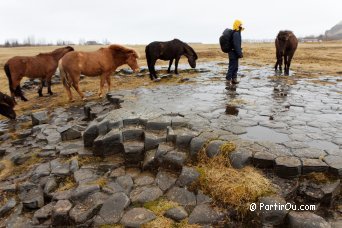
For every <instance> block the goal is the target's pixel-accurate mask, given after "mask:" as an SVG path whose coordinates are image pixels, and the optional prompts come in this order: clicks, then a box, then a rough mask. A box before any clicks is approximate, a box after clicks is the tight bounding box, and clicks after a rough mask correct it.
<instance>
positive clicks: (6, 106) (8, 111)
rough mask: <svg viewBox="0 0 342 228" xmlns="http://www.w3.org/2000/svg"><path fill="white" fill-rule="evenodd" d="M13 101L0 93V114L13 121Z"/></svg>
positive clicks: (14, 116)
mask: <svg viewBox="0 0 342 228" xmlns="http://www.w3.org/2000/svg"><path fill="white" fill-rule="evenodd" d="M14 105H15V104H14V100H13V98H12V97H10V96H8V95H6V94H3V93H1V92H0V114H1V115H3V116H6V117H7V118H10V119H15V118H16V114H15V112H14V110H13V108H14Z"/></svg>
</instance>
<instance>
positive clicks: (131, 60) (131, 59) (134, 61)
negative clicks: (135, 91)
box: [126, 49, 140, 73]
mask: <svg viewBox="0 0 342 228" xmlns="http://www.w3.org/2000/svg"><path fill="white" fill-rule="evenodd" d="M138 58H139V55H138V53H137V52H136V51H135V50H133V49H131V50H130V51H128V53H127V60H126V61H127V64H128V66H129V67H130V68H131V69H132V70H133V71H134V72H135V73H138V72H139V71H140V68H139V65H138Z"/></svg>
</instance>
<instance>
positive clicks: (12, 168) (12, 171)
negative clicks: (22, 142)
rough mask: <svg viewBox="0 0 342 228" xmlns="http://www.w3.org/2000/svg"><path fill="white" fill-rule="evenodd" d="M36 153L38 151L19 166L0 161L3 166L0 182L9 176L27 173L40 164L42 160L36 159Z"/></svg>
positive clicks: (10, 162)
mask: <svg viewBox="0 0 342 228" xmlns="http://www.w3.org/2000/svg"><path fill="white" fill-rule="evenodd" d="M37 153H38V151H35V152H33V153H32V154H31V157H30V158H28V159H27V160H26V161H25V162H24V163H23V164H21V165H14V164H13V162H12V161H9V160H2V161H1V163H2V164H4V165H5V168H4V169H3V170H2V171H1V172H0V181H2V180H4V179H6V178H8V177H10V176H17V175H20V174H23V173H24V172H27V171H28V170H30V169H31V168H33V167H35V166H37V165H38V164H40V163H41V161H42V160H43V159H42V158H40V157H38V156H37Z"/></svg>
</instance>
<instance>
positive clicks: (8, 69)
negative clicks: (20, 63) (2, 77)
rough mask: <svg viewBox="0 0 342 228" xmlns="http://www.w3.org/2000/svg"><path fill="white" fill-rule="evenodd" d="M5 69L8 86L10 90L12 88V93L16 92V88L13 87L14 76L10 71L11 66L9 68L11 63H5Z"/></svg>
mask: <svg viewBox="0 0 342 228" xmlns="http://www.w3.org/2000/svg"><path fill="white" fill-rule="evenodd" d="M4 70H5V73H6V76H7V79H8V87H9V90H10V92H11V93H14V90H13V88H12V85H13V82H12V76H11V71H10V68H9V64H8V63H6V64H5V66H4Z"/></svg>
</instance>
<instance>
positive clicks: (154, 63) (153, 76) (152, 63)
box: [151, 59, 158, 80]
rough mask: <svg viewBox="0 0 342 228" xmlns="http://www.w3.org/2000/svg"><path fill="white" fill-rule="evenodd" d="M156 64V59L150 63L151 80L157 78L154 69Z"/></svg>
mask: <svg viewBox="0 0 342 228" xmlns="http://www.w3.org/2000/svg"><path fill="white" fill-rule="evenodd" d="M156 62H157V60H156V59H154V60H152V61H151V70H152V74H151V79H152V80H153V79H154V78H158V77H157V72H156V68H155V65H156Z"/></svg>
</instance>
